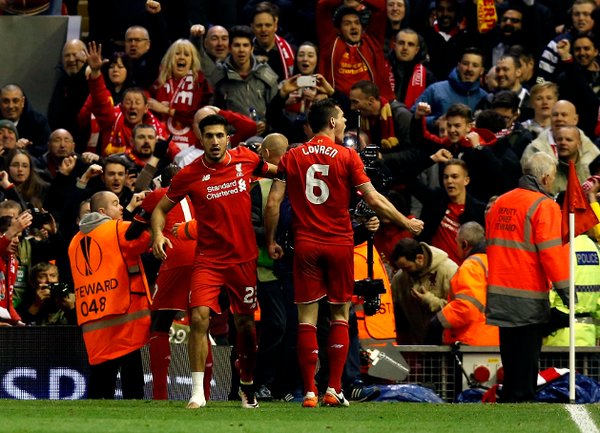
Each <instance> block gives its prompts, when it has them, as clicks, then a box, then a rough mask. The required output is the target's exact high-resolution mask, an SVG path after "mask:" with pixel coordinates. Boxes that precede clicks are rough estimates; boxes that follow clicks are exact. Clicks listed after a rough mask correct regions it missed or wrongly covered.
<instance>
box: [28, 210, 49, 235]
mask: <svg viewBox="0 0 600 433" xmlns="http://www.w3.org/2000/svg"><path fill="white" fill-rule="evenodd" d="M29 212H31V216H32V217H33V219H32V220H31V228H33V229H38V230H39V229H41V228H42V227H44V225H46V224H50V223H52V221H53V219H52V215H51V214H50V212H46V211H44V210H40V209H38V208H36V207H30V208H29Z"/></svg>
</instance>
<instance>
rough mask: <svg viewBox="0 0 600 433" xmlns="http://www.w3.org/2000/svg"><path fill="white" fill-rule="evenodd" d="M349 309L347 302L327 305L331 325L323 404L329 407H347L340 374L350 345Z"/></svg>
mask: <svg viewBox="0 0 600 433" xmlns="http://www.w3.org/2000/svg"><path fill="white" fill-rule="evenodd" d="M349 309H350V303H349V302H347V303H344V304H330V305H329V310H330V312H331V325H330V329H329V338H328V340H327V359H328V360H329V381H328V383H327V392H326V393H325V396H324V397H323V403H324V404H326V405H329V406H340V405H342V406H348V401H347V400H346V399H345V398H344V395H343V393H342V373H343V371H344V364H345V363H346V358H347V357H348V347H349V345H350V338H349V334H348V314H349ZM332 391H334V392H332Z"/></svg>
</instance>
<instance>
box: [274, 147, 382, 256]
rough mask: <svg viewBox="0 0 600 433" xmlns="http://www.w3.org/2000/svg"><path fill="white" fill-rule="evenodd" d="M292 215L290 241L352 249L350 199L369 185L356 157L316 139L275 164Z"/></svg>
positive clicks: (362, 166)
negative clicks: (308, 241)
mask: <svg viewBox="0 0 600 433" xmlns="http://www.w3.org/2000/svg"><path fill="white" fill-rule="evenodd" d="M278 169H279V172H280V177H281V178H282V179H284V180H285V181H286V186H287V192H288V197H289V199H290V203H291V205H292V211H293V228H294V238H295V239H297V240H310V241H313V242H321V243H335V244H338V245H352V244H353V243H354V241H353V232H352V223H351V222H350V212H349V211H348V207H349V206H350V196H351V194H352V193H353V191H354V190H355V189H356V187H358V186H359V185H362V184H364V183H367V182H370V180H369V177H368V176H367V175H366V174H365V169H364V165H363V163H362V161H361V159H360V158H359V156H358V154H357V153H356V152H355V151H354V150H352V149H348V148H345V147H343V146H340V145H338V144H335V143H334V142H333V141H331V140H330V139H329V138H327V137H324V136H321V135H317V136H316V137H314V138H313V139H312V140H310V141H309V142H307V143H304V144H303V145H301V146H299V147H296V148H294V149H292V150H290V151H288V152H287V153H286V154H285V155H283V158H281V161H280V162H279V167H278Z"/></svg>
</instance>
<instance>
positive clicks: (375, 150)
mask: <svg viewBox="0 0 600 433" xmlns="http://www.w3.org/2000/svg"><path fill="white" fill-rule="evenodd" d="M359 155H360V158H361V159H362V161H363V164H365V167H372V166H373V165H374V164H375V161H377V160H378V159H379V146H377V145H376V144H367V145H366V146H365V148H364V149H363V150H362V151H361V152H360V153H359Z"/></svg>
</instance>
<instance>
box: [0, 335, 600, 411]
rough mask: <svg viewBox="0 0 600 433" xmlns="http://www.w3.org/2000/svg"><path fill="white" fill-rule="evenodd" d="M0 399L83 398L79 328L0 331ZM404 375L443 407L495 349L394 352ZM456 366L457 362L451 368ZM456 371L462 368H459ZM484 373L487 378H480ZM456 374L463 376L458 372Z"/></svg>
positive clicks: (148, 394) (599, 360) (590, 369)
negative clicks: (401, 358)
mask: <svg viewBox="0 0 600 433" xmlns="http://www.w3.org/2000/svg"><path fill="white" fill-rule="evenodd" d="M177 337H178V336H177V335H174V338H173V339H172V340H173V341H177V342H179V343H172V344H171V350H172V355H171V366H170V368H169V398H170V399H172V400H187V399H188V398H189V396H190V393H191V377H190V371H189V365H188V356H187V345H186V344H181V343H184V342H185V339H183V338H177ZM0 341H2V350H1V351H0V398H4V399H6V398H10V399H27V400H29V399H51V400H59V399H83V398H86V396H87V381H88V377H89V365H88V362H87V355H86V352H85V347H84V345H83V338H82V336H81V330H80V329H79V328H78V327H76V326H57V327H22V328H0ZM397 349H398V350H399V351H400V353H401V354H402V355H403V356H404V359H405V360H406V362H407V364H408V366H409V368H410V372H409V374H408V376H407V377H406V379H404V380H403V381H402V382H401V383H415V384H421V385H424V386H428V387H430V388H432V389H433V390H435V392H436V393H437V394H438V395H439V396H440V397H441V398H442V399H444V400H445V401H447V402H452V401H454V399H455V397H456V395H458V394H459V393H460V392H461V391H462V390H463V389H466V388H467V387H469V385H470V384H469V381H468V380H467V378H471V379H473V380H474V379H475V378H476V377H477V379H482V378H483V379H486V378H487V379H488V380H486V381H482V382H481V384H483V385H484V386H490V385H493V384H494V381H495V380H496V375H497V372H498V370H499V369H500V367H501V363H500V355H499V352H498V348H497V347H469V346H461V347H460V348H459V351H458V352H454V351H452V349H451V348H449V347H447V346H397ZM568 355H569V353H568V348H566V347H564V348H557V347H551V348H550V347H544V348H543V349H542V355H541V361H540V369H545V368H548V367H557V368H567V367H568V363H569V360H568ZM142 356H143V364H144V374H145V382H146V385H145V390H144V394H145V398H147V399H150V398H152V376H151V374H150V368H149V357H148V350H147V347H144V348H143V349H142ZM213 357H214V370H213V383H212V387H211V399H213V400H227V398H228V395H229V393H230V389H231V381H232V375H231V359H230V358H231V347H229V346H213ZM459 361H460V364H459ZM461 366H462V367H461ZM576 369H577V371H578V372H579V373H581V374H584V375H586V376H588V377H591V378H592V379H595V380H598V381H600V348H599V347H581V348H577V353H576ZM486 370H487V376H486ZM463 371H464V372H463ZM117 398H119V391H117Z"/></svg>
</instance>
